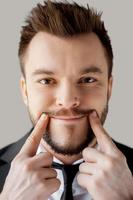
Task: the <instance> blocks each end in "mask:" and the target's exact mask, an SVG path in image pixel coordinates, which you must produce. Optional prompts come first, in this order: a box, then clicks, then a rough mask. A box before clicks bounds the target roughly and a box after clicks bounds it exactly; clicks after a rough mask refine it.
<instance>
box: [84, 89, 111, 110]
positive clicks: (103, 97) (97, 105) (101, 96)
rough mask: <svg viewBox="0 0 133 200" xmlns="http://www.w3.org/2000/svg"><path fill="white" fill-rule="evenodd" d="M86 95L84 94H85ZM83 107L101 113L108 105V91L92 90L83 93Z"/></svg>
mask: <svg viewBox="0 0 133 200" xmlns="http://www.w3.org/2000/svg"><path fill="white" fill-rule="evenodd" d="M83 93H84V94H83ZM82 96H83V97H84V98H83V99H82V105H84V106H85V107H88V108H91V109H93V108H94V109H96V110H97V111H99V112H100V111H101V110H102V109H103V108H104V107H105V105H106V103H107V91H106V90H105V89H99V88H95V89H94V88H92V89H89V90H88V91H87V92H85V91H82Z"/></svg>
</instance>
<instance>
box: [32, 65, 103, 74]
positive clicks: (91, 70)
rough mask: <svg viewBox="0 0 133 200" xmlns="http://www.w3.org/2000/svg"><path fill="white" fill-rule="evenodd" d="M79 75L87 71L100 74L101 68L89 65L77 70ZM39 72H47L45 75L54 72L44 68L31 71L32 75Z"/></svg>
mask: <svg viewBox="0 0 133 200" xmlns="http://www.w3.org/2000/svg"><path fill="white" fill-rule="evenodd" d="M79 73H80V74H81V75H83V74H87V73H99V74H102V70H101V69H100V68H99V67H96V66H90V67H86V68H84V69H82V70H80V72H79ZM41 74H47V75H55V74H56V73H55V72H54V71H49V70H46V69H36V70H35V71H33V72H32V75H33V76H35V75H41Z"/></svg>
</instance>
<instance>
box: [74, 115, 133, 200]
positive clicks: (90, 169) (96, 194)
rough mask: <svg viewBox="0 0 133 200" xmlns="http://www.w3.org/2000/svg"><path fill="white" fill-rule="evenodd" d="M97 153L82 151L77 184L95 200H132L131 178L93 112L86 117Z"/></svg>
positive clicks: (117, 151)
mask: <svg viewBox="0 0 133 200" xmlns="http://www.w3.org/2000/svg"><path fill="white" fill-rule="evenodd" d="M89 121H90V125H91V127H92V130H93V132H94V134H95V136H96V139H97V143H98V146H99V148H100V149H99V150H97V149H94V148H90V147H87V148H85V149H84V150H83V158H84V161H85V162H84V163H82V164H81V165H80V167H79V171H80V173H79V175H78V177H77V180H78V183H79V184H80V185H81V186H82V187H84V188H86V189H87V190H88V192H89V193H90V194H91V196H92V197H93V198H94V199H95V200H114V199H115V200H131V199H133V177H132V174H131V171H130V170H129V168H128V165H127V162H126V158H125V156H124V155H123V154H122V152H121V151H120V150H119V149H118V148H117V147H116V145H115V144H114V143H113V141H112V139H111V138H110V136H109V135H108V134H107V133H106V131H105V130H104V128H103V127H102V125H101V123H100V120H99V118H98V116H97V114H96V112H95V111H94V112H93V113H92V114H90V116H89Z"/></svg>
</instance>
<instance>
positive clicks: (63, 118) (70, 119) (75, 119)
mask: <svg viewBox="0 0 133 200" xmlns="http://www.w3.org/2000/svg"><path fill="white" fill-rule="evenodd" d="M84 117H85V115H80V116H53V117H51V118H53V119H54V120H58V121H60V122H63V123H75V122H78V121H79V120H81V119H82V118H84Z"/></svg>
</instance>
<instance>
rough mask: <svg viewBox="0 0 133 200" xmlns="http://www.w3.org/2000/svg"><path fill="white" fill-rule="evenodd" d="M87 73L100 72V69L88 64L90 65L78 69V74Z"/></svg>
mask: <svg viewBox="0 0 133 200" xmlns="http://www.w3.org/2000/svg"><path fill="white" fill-rule="evenodd" d="M87 73H98V74H102V70H101V69H100V68H99V67H97V66H90V67H86V68H84V69H82V70H81V71H80V74H82V75H83V74H87Z"/></svg>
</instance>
